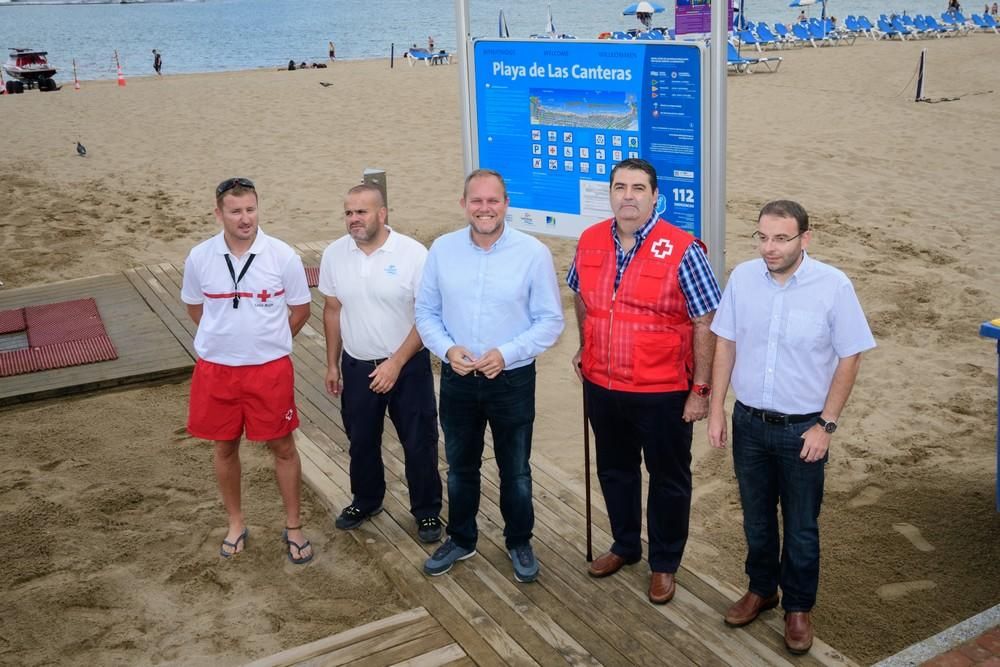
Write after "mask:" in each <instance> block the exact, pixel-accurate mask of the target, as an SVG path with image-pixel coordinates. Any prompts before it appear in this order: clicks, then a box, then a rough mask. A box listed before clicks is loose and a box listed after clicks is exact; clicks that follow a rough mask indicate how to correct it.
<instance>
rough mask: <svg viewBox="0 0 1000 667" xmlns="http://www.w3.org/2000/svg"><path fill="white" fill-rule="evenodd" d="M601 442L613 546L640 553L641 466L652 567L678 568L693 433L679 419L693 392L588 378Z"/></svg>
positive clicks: (587, 394) (628, 554) (626, 554)
mask: <svg viewBox="0 0 1000 667" xmlns="http://www.w3.org/2000/svg"><path fill="white" fill-rule="evenodd" d="M583 391H584V400H586V401H587V412H588V414H589V416H590V424H591V426H592V427H593V429H594V435H595V436H596V440H597V478H598V480H600V482H601V491H602V492H603V493H604V503H605V505H606V506H607V509H608V518H609V519H610V521H611V534H612V536H613V537H614V544H612V546H611V551H612V552H614V553H615V554H617V555H619V556H621V557H622V558H624V559H625V560H627V561H634V560H638V559H640V558H641V557H642V470H641V466H642V463H643V459H645V463H646V471H647V472H648V473H649V494H648V496H647V498H646V526H647V528H648V530H649V566H650V569H651V570H652V571H653V572H676V571H677V569H678V568H679V567H680V564H681V557H682V556H683V555H684V546H685V545H686V544H687V537H688V523H689V518H690V514H691V434H692V432H693V426H692V424H691V423H689V422H685V421H684V420H683V419H681V416H682V415H683V414H684V403H685V401H686V400H687V396H688V392H686V391H678V392H664V393H651V394H646V393H638V392H626V391H614V390H610V389H605V388H604V387H600V386H598V385H596V384H594V383H592V382H589V381H584V383H583Z"/></svg>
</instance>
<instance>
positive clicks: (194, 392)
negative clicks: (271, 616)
mask: <svg viewBox="0 0 1000 667" xmlns="http://www.w3.org/2000/svg"><path fill="white" fill-rule="evenodd" d="M215 204H216V208H215V217H216V219H217V220H218V221H219V224H220V225H221V226H222V232H220V233H219V234H217V235H215V236H214V237H212V238H210V239H208V240H207V241H204V242H202V243H200V244H199V245H197V246H195V247H194V249H193V250H192V251H191V253H190V254H189V255H188V258H187V261H186V262H185V264H184V283H183V286H182V288H181V300H183V301H184V303H186V304H187V310H188V315H190V317H191V319H192V320H194V322H195V324H197V325H198V331H197V333H196V334H195V338H194V348H195V352H197V354H198V361H197V364H196V366H195V369H194V375H193V377H192V378H191V403H190V408H189V412H188V432H189V433H191V435H193V436H194V437H196V438H204V439H205V440H211V441H213V443H214V447H215V452H214V463H215V474H216V477H217V478H218V480H219V490H220V492H221V494H222V502H223V505H225V508H226V513H227V514H228V515H229V530H228V532H227V533H226V537H225V539H224V540H223V541H222V546H221V547H220V549H219V555H220V556H222V557H223V558H231V557H232V556H234V555H235V554H237V553H240V552H241V551H243V550H244V549H245V548H246V546H247V536H248V535H249V530H248V528H247V525H246V523H245V521H244V518H243V511H242V507H241V503H240V449H239V448H240V439H241V437H242V436H243V433H244V431H245V432H246V437H247V438H248V439H250V440H255V441H263V442H266V443H267V446H268V448H270V450H271V452H272V453H273V454H274V471H275V477H276V478H277V480H278V490H279V491H280V493H281V500H282V502H283V503H284V506H285V514H286V523H285V531H284V532H283V533H282V539H283V541H284V543H285V545H286V548H287V554H288V559H289V560H290V561H291V562H292V563H295V564H296V565H301V564H303V563H308V562H309V561H310V560H312V557H313V550H312V546H311V545H310V544H309V541H308V540H306V538H305V536H304V535H303V534H302V523H301V520H300V517H299V499H300V490H301V485H302V466H301V462H300V460H299V454H298V451H297V450H296V449H295V440H294V438H293V436H292V431H294V430H295V429H296V428H298V425H299V418H298V413H297V411H296V409H295V390H294V371H293V370H292V360H291V357H290V356H289V355H290V354H291V352H292V337H293V336H294V335H295V334H297V333H298V332H299V330H300V329H301V328H302V326H303V325H304V324H305V322H306V320H307V319H308V318H309V303H310V301H311V297H310V294H309V287H308V284H307V283H306V274H305V269H304V268H303V267H302V260H301V259H300V258H299V256H298V255H296V254H295V251H294V250H292V248H291V247H290V246H288V245H287V244H286V243H283V242H282V241H279V240H278V239H275V238H273V237H270V236H267V235H266V234H264V232H263V230H261V229H259V228H258V226H257V190H256V188H255V187H254V184H253V183H252V182H251V181H249V180H248V179H245V178H230V179H226V180H225V181H223V182H222V183H220V184H219V187H218V188H216V190H215Z"/></svg>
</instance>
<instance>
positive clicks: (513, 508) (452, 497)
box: [416, 169, 563, 583]
mask: <svg viewBox="0 0 1000 667" xmlns="http://www.w3.org/2000/svg"><path fill="white" fill-rule="evenodd" d="M508 203H509V199H508V197H507V187H506V185H505V184H504V180H503V177H502V176H501V175H500V174H499V173H497V172H495V171H491V170H487V169H479V170H476V171H474V172H472V173H471V174H469V176H468V178H466V180H465V190H464V193H463V195H462V199H461V201H460V204H461V205H462V208H464V209H465V216H466V219H467V220H468V222H469V226H468V227H464V228H462V229H460V230H458V231H455V232H451V233H450V234H445V235H444V236H442V237H440V238H438V239H437V240H436V241H435V242H434V244H433V245H432V246H431V249H430V253H429V254H428V256H427V262H426V264H425V265H424V276H423V280H422V281H421V284H420V291H419V292H418V293H417V300H416V322H417V331H418V332H419V333H420V337H421V339H422V340H423V341H424V345H426V346H427V347H428V349H430V350H431V352H433V353H434V354H436V355H437V356H438V357H440V358H441V361H442V364H441V399H440V410H439V412H440V415H441V428H442V430H443V431H444V439H445V443H444V446H445V454H446V456H447V459H448V501H449V503H448V540H447V541H446V542H445V543H444V544H443V545H442V546H441V547H440V548H439V549H438V550H437V551H436V552H435V553H434V555H433V556H431V557H430V558H429V559H428V560H427V562H426V563H425V564H424V571H425V572H426V573H427V574H430V575H432V576H437V575H440V574H444V573H445V572H447V571H448V570H450V569H451V568H452V566H453V565H454V564H455V563H456V562H457V561H459V560H465V559H466V558H471V557H472V556H474V555H475V554H476V541H477V539H478V536H479V533H478V529H477V527H476V514H477V513H478V511H479V493H480V466H481V464H482V458H483V436H484V434H485V432H486V425H487V424H489V426H490V431H491V432H492V434H493V449H494V453H495V455H496V460H497V467H498V469H499V471H500V512H501V514H502V515H503V518H504V524H505V526H504V539H505V541H506V546H507V550H508V553H509V555H510V558H511V561H512V562H513V564H514V578H515V579H516V580H517V581H519V582H522V583H526V582H530V581H534V580H535V579H536V578H537V577H538V562H537V561H536V560H535V556H534V553H533V551H532V549H531V531H532V529H533V528H534V522H535V518H534V510H533V507H532V501H531V467H530V465H529V462H528V460H529V457H530V455H531V433H532V426H533V424H534V420H535V357H536V356H538V355H539V354H540V353H541V352H543V351H544V350H546V349H548V348H549V347H551V346H552V345H553V344H554V343H555V342H556V339H558V338H559V334H560V333H561V332H562V329H563V313H562V302H561V300H560V297H559V286H558V283H557V282H556V273H555V268H554V267H553V264H552V255H551V253H550V252H549V250H548V248H547V247H545V245H543V244H542V243H541V242H540V241H539V240H538V239H536V238H534V237H533V236H529V235H527V234H524V233H523V232H520V231H518V230H516V229H511V228H510V227H508V226H507V225H506V224H505V222H504V216H505V215H506V213H507V205H508Z"/></svg>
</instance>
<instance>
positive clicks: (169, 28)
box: [0, 0, 982, 82]
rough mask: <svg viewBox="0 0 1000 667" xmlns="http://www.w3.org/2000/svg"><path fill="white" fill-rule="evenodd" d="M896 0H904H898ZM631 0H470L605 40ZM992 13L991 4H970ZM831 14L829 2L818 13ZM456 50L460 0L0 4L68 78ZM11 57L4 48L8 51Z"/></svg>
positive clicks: (848, 2) (476, 26) (848, 5)
mask: <svg viewBox="0 0 1000 667" xmlns="http://www.w3.org/2000/svg"><path fill="white" fill-rule="evenodd" d="M788 2H789V0H745V13H746V16H747V18H749V19H750V20H755V21H767V22H768V23H774V22H776V21H780V22H783V23H788V22H791V21H793V20H794V19H795V17H796V16H797V15H798V12H799V10H798V9H792V8H790V7H788ZM893 3H895V4H893ZM627 4H629V3H628V2H625V1H624V0H623V1H621V2H618V3H615V2H614V1H613V0H552V1H551V2H548V3H546V2H538V0H503V2H499V3H498V2H496V1H495V0H470V1H469V15H470V21H471V23H472V34H473V35H474V36H481V37H496V36H497V23H498V21H497V19H498V16H499V11H500V10H501V9H502V10H503V11H504V14H505V16H506V19H507V25H508V28H509V29H510V35H511V37H515V38H520V37H528V36H529V35H531V34H533V33H543V32H545V29H546V24H547V20H548V12H549V11H551V13H552V19H553V23H554V25H555V28H556V30H557V31H558V32H560V33H567V34H571V35H575V36H576V37H578V38H581V39H593V38H595V37H597V35H598V34H600V33H601V32H604V31H614V30H625V29H628V28H633V27H637V26H638V25H639V23H638V21H636V19H635V17H634V16H623V15H622V13H621V12H622V9H623V8H624V7H625V5H627ZM660 4H662V5H664V6H666V7H667V11H666V12H664V13H662V14H658V15H656V16H655V17H654V20H653V23H654V25H657V26H660V25H662V26H672V25H673V7H674V0H664V1H662V2H661V3H660ZM945 5H946V3H945V2H944V1H943V0H906V1H905V2H902V1H901V0H828V2H827V14H832V15H834V16H837V17H841V18H842V17H845V16H847V15H848V14H866V15H868V16H869V17H870V18H871V19H872V20H873V21H874V20H875V18H876V17H877V16H878V14H880V13H889V12H893V11H895V12H897V13H900V14H901V13H902V12H903V10H904V9H905V10H906V11H907V12H908V13H910V14H918V13H923V14H934V15H935V16H937V15H938V14H940V13H941V12H942V11H944V9H945ZM964 9H965V11H966V12H967V13H974V12H981V11H982V7H981V6H980V5H979V4H975V3H974V4H973V5H971V6H966V7H964ZM808 11H809V13H811V14H812V15H813V16H819V15H820V11H821V8H820V5H818V4H817V5H815V6H813V7H810V8H808ZM428 36H432V37H433V38H434V46H435V49H445V50H447V51H449V52H451V51H453V50H454V49H455V43H456V33H455V3H454V1H453V0H371V1H369V2H365V1H363V0H203V1H200V2H190V1H188V2H157V3H147V4H143V3H129V4H120V3H119V4H22V3H11V2H9V1H4V0H0V47H2V48H8V47H26V48H34V49H42V50H47V51H48V52H49V59H50V61H51V62H52V64H53V65H54V66H55V67H56V68H57V69H58V70H59V73H58V74H57V75H56V79H57V80H58V81H63V82H64V81H68V80H72V76H73V68H72V64H73V60H74V59H76V62H77V71H78V75H79V78H80V79H82V80H85V79H100V78H114V77H115V76H116V63H115V50H117V51H118V57H119V61H120V63H121V65H122V68H123V71H124V72H125V75H126V76H138V75H149V74H152V73H153V55H152V50H153V49H158V50H159V51H160V52H161V53H162V54H163V72H164V74H174V73H181V72H213V71H225V70H241V69H256V68H263V67H267V68H278V67H282V66H287V64H288V61H289V60H294V61H295V62H296V63H299V62H302V61H308V62H310V63H311V62H315V61H319V62H323V61H326V59H327V42H328V41H330V40H332V41H333V42H334V43H335V45H336V53H337V59H338V60H340V59H346V60H355V59H364V58H383V57H388V56H389V54H390V50H391V49H392V47H393V45H395V55H396V57H400V56H401V54H402V52H403V51H405V50H406V49H407V48H408V47H409V46H410V45H411V44H414V43H415V44H418V45H420V46H426V45H427V38H428ZM4 56H5V54H3V55H0V57H4Z"/></svg>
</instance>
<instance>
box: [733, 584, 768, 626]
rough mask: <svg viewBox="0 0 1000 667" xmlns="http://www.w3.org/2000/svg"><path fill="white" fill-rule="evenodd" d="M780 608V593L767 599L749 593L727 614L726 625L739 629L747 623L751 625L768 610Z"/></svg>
mask: <svg viewBox="0 0 1000 667" xmlns="http://www.w3.org/2000/svg"><path fill="white" fill-rule="evenodd" d="M777 606H778V593H777V591H775V593H774V594H773V595H770V596H768V597H766V598H762V597H761V596H759V595H757V594H756V593H752V592H750V591H747V593H746V595H744V596H743V597H741V598H740V599H739V601H737V602H736V604H734V605H733V606H732V607H730V608H729V611H727V612H726V625H731V626H733V627H734V628H739V627H742V626H744V625H746V624H747V623H750V622H751V621H753V620H754V619H755V618H757V616H758V615H760V612H762V611H767V610H768V609H774V608H775V607H777Z"/></svg>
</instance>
